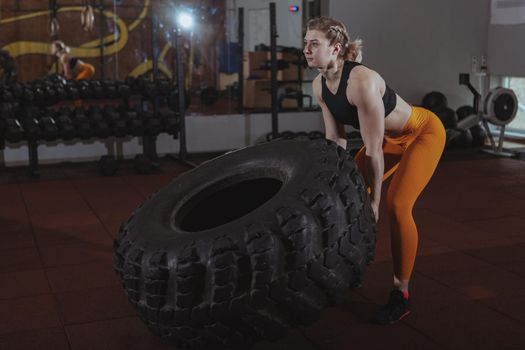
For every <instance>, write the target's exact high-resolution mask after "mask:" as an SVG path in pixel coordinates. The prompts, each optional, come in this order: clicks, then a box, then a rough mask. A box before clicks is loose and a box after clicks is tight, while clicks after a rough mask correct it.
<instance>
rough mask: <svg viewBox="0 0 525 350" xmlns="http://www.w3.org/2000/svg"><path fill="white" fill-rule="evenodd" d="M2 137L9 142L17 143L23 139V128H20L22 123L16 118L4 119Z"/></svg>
mask: <svg viewBox="0 0 525 350" xmlns="http://www.w3.org/2000/svg"><path fill="white" fill-rule="evenodd" d="M4 137H5V139H6V140H7V141H9V142H11V143H17V142H20V141H22V140H23V139H24V129H22V125H21V124H20V122H19V121H18V119H14V118H6V119H5V130H4Z"/></svg>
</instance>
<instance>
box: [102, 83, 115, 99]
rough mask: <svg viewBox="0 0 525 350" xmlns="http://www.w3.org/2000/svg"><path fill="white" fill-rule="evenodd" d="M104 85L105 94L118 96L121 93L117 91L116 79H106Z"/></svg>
mask: <svg viewBox="0 0 525 350" xmlns="http://www.w3.org/2000/svg"><path fill="white" fill-rule="evenodd" d="M102 86H103V88H104V95H105V97H108V98H117V97H118V95H119V93H118V91H117V86H116V84H115V82H114V81H112V80H104V81H103V82H102Z"/></svg>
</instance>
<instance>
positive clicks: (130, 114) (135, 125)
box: [122, 111, 144, 136]
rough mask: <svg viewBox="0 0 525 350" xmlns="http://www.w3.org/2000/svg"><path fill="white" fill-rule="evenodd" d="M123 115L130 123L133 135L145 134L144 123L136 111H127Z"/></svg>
mask: <svg viewBox="0 0 525 350" xmlns="http://www.w3.org/2000/svg"><path fill="white" fill-rule="evenodd" d="M122 116H123V117H124V119H125V120H126V123H127V125H128V131H129V133H130V134H131V135H133V136H144V123H143V121H142V119H141V118H140V115H139V114H138V113H137V112H134V111H125V112H123V113H122Z"/></svg>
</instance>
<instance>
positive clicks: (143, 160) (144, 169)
mask: <svg viewBox="0 0 525 350" xmlns="http://www.w3.org/2000/svg"><path fill="white" fill-rule="evenodd" d="M133 166H134V168H135V171H136V172H137V173H139V174H149V173H150V172H151V170H153V163H152V162H151V159H150V158H149V157H148V156H147V155H145V154H137V155H136V156H135V159H133Z"/></svg>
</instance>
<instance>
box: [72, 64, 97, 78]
mask: <svg viewBox="0 0 525 350" xmlns="http://www.w3.org/2000/svg"><path fill="white" fill-rule="evenodd" d="M93 75H95V67H93V66H92V65H91V64H89V63H83V64H82V65H81V67H80V69H79V72H78V74H77V76H76V77H75V80H87V79H91V78H92V77H93Z"/></svg>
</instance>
